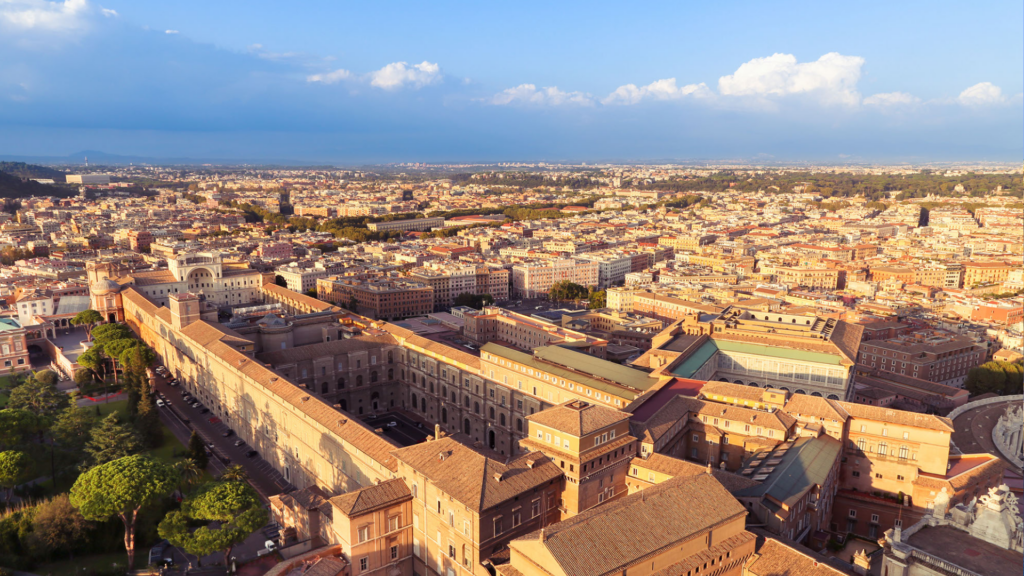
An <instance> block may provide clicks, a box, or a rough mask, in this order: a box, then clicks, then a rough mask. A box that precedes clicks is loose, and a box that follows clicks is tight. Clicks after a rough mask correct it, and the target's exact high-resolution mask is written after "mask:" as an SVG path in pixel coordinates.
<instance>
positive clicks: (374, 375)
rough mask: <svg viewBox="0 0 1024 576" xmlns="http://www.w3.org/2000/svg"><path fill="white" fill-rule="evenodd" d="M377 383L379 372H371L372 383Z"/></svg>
mask: <svg viewBox="0 0 1024 576" xmlns="http://www.w3.org/2000/svg"><path fill="white" fill-rule="evenodd" d="M376 381H377V371H376V370H374V371H373V372H370V382H376Z"/></svg>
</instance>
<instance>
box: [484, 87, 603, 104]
mask: <svg viewBox="0 0 1024 576" xmlns="http://www.w3.org/2000/svg"><path fill="white" fill-rule="evenodd" d="M488 102H490V103H491V104H495V105H498V106H506V105H509V104H534V105H539V106H562V105H577V106H592V105H593V104H594V101H593V99H591V97H590V95H589V94H584V93H583V92H563V91H561V90H559V89H558V88H557V87H555V86H549V87H547V88H541V89H540V90H538V89H537V86H535V85H533V84H520V85H519V86H516V87H515V88H507V89H505V90H503V91H501V92H499V93H498V94H495V95H494V96H492V97H491V98H490V99H488Z"/></svg>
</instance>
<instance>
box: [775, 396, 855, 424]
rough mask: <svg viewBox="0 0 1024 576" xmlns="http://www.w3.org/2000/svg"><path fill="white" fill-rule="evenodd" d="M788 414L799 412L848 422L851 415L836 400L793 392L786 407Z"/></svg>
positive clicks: (804, 414)
mask: <svg viewBox="0 0 1024 576" xmlns="http://www.w3.org/2000/svg"><path fill="white" fill-rule="evenodd" d="M784 410H785V411H786V413H787V414H799V415H801V416H813V417H815V418H825V419H826V420H837V421H839V422H846V419H847V418H849V417H850V415H849V414H847V413H846V410H844V409H843V408H842V407H841V406H839V405H838V404H837V403H836V401H835V400H827V399H825V398H820V397H818V396H811V395H809V394H793V396H791V397H790V399H789V401H788V402H786V407H785V408H784Z"/></svg>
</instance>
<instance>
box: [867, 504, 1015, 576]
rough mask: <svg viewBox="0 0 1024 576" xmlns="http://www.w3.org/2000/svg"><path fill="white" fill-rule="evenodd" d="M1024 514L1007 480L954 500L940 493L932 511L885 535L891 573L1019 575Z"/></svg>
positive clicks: (886, 569) (885, 564)
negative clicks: (973, 495)
mask: <svg viewBox="0 0 1024 576" xmlns="http://www.w3.org/2000/svg"><path fill="white" fill-rule="evenodd" d="M1022 536H1024V535H1022V531H1021V516H1020V509H1019V508H1018V502H1017V498H1016V496H1014V494H1013V493H1012V492H1011V491H1010V489H1009V487H1007V486H1006V485H1005V484H1004V485H1001V486H998V487H992V488H989V490H988V493H985V494H982V495H981V497H980V499H975V500H971V501H970V502H963V503H956V504H954V503H953V502H952V500H951V499H950V497H949V494H947V493H945V492H941V493H940V495H939V497H937V498H936V500H935V504H934V507H933V509H932V510H931V511H930V513H929V514H928V516H926V517H925V518H922V519H921V520H919V521H918V522H917V523H915V524H913V525H907V527H906V528H903V527H895V528H893V529H891V530H887V531H886V532H885V536H884V543H883V544H884V545H883V556H882V565H881V567H880V568H881V574H885V575H887V576H932V575H934V574H956V575H958V576H1015V575H1016V574H1019V573H1020V571H1021V564H1022V562H1024V554H1022V551H1024V547H1022V545H1021V540H1022Z"/></svg>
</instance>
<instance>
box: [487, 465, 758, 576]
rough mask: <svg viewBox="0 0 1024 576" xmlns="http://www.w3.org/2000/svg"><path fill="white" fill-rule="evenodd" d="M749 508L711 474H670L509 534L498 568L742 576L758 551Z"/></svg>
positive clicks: (541, 574) (536, 574) (531, 573)
mask: <svg viewBox="0 0 1024 576" xmlns="http://www.w3.org/2000/svg"><path fill="white" fill-rule="evenodd" d="M746 515H747V511H746V510H745V509H744V508H743V506H742V505H741V504H740V503H739V502H737V501H736V499H735V498H733V497H732V495H731V494H729V492H728V490H726V489H725V488H724V487H723V486H722V485H721V484H720V483H719V482H718V480H716V479H715V477H714V476H712V475H711V474H700V475H696V476H688V477H678V478H673V479H670V480H667V481H665V482H662V483H660V484H657V485H655V486H651V487H649V488H646V489H644V490H642V491H640V492H638V493H636V494H630V495H628V496H625V497H623V498H621V499H619V500H616V501H614V502H611V503H609V504H605V505H603V506H599V507H597V508H593V509H590V510H587V511H586V512H583V513H582V514H579V515H577V516H574V517H572V518H570V519H568V520H566V521H563V522H559V523H557V524H553V525H550V526H546V527H544V528H542V529H540V530H535V531H533V532H531V533H530V534H528V535H525V536H523V537H521V538H517V539H514V540H512V541H511V542H510V543H509V549H510V559H509V563H508V564H505V565H499V566H497V572H498V574H500V575H502V576H519V575H522V576H548V575H552V574H556V575H559V576H561V575H565V576H591V575H603V576H612V575H617V574H634V573H636V574H640V575H653V574H671V575H679V574H698V573H700V574H705V573H707V574H715V575H721V576H740V575H741V574H742V573H743V565H744V563H745V562H746V561H747V559H748V558H749V557H750V556H751V554H753V552H754V541H755V536H754V534H752V533H750V532H747V531H746V530H745V529H744V519H745V518H746ZM698 570H699V571H698Z"/></svg>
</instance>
